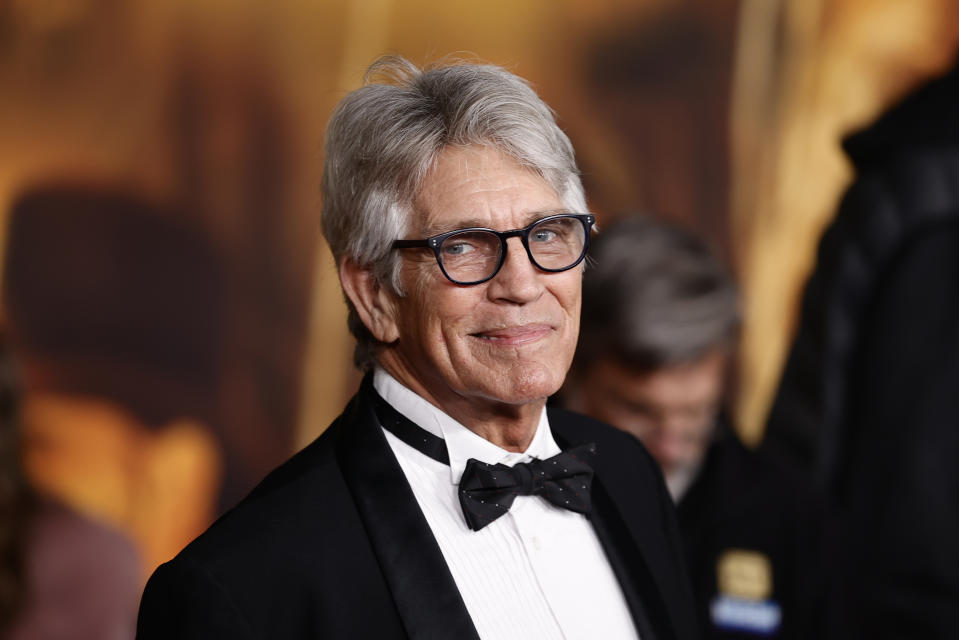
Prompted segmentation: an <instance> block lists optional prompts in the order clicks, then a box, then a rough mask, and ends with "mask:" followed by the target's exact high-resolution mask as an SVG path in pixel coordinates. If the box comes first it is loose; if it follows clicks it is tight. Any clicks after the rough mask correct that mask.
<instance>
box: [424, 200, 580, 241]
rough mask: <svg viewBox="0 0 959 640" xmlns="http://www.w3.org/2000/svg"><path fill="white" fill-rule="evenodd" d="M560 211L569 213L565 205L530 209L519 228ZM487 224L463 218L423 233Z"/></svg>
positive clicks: (484, 221)
mask: <svg viewBox="0 0 959 640" xmlns="http://www.w3.org/2000/svg"><path fill="white" fill-rule="evenodd" d="M561 213H571V211H570V210H569V209H567V208H566V207H560V208H558V209H542V210H539V211H530V212H529V213H527V214H526V216H525V217H524V218H523V224H522V226H521V227H520V228H523V227H527V226H529V225H531V224H533V223H534V222H536V221H537V220H540V219H541V218H546V217H548V216H553V215H558V214H561ZM487 224H489V221H488V220H483V219H480V218H464V219H462V220H456V221H454V222H450V223H448V224H443V225H440V226H436V227H428V228H427V229H426V231H425V232H424V234H425V235H426V237H432V236H436V235H439V234H441V233H448V232H450V231H456V230H458V229H471V228H480V229H489V228H490V227H488V226H486V225H487ZM498 231H509V229H498Z"/></svg>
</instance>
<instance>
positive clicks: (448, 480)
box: [139, 57, 696, 640]
mask: <svg viewBox="0 0 959 640" xmlns="http://www.w3.org/2000/svg"><path fill="white" fill-rule="evenodd" d="M323 195H324V198H323V207H324V210H323V230H324V235H325V237H326V239H327V241H328V243H329V245H330V247H331V249H332V252H333V255H334V258H335V259H336V263H337V265H338V268H339V275H340V282H341V284H342V286H343V290H344V292H345V294H346V298H347V302H348V306H349V325H350V328H351V330H352V332H353V333H354V335H355V336H356V338H357V350H356V362H357V364H358V366H360V367H361V368H363V369H365V370H367V371H369V373H368V375H367V376H366V378H365V379H364V381H363V384H362V387H361V389H360V391H359V393H358V394H357V395H356V396H355V397H354V398H353V400H352V401H351V402H350V404H349V405H348V406H347V408H346V410H345V411H344V412H343V414H342V415H341V416H340V417H339V418H338V419H337V420H336V421H335V422H334V423H333V424H332V425H331V426H330V427H329V429H328V430H327V431H326V432H325V433H324V434H323V435H322V436H321V437H320V438H319V439H317V440H316V441H315V442H314V443H313V444H311V445H310V446H308V447H307V448H306V449H304V450H303V451H301V452H300V453H299V454H297V455H296V456H294V458H292V459H291V460H290V461H288V462H287V463H286V464H284V465H282V466H281V467H280V468H279V469H277V470H276V471H275V472H274V473H272V474H271V475H270V476H269V477H268V478H267V479H266V480H265V481H264V482H263V483H262V484H261V485H260V486H259V487H258V488H257V489H255V490H254V491H253V493H252V494H251V495H250V496H249V497H248V498H247V499H245V500H244V501H243V502H241V503H240V505H239V506H237V507H236V508H235V509H233V510H232V511H231V512H230V513H228V514H227V515H226V516H224V517H223V518H221V519H220V521H218V522H217V523H216V524H215V525H213V527H211V528H210V530H209V531H207V532H206V533H205V534H204V535H203V536H201V537H200V538H199V539H197V540H196V541H195V542H194V543H193V544H191V545H190V546H189V547H187V549H185V550H184V551H183V552H182V553H181V554H180V555H179V556H177V558H175V559H174V560H173V561H171V562H170V563H168V564H166V565H164V566H162V567H160V568H159V569H158V570H157V572H156V574H155V575H154V576H153V577H152V578H151V580H150V583H149V584H148V586H147V589H146V592H145V594H144V598H143V603H142V606H141V614H140V620H139V637H141V638H144V639H147V638H168V637H177V638H220V637H223V638H226V637H229V638H306V637H310V638H313V637H323V638H339V637H351V638H404V637H412V638H594V637H602V638H636V637H641V638H643V639H644V640H646V639H649V638H689V637H695V636H696V634H695V629H694V628H693V626H692V615H693V614H692V607H691V602H690V599H691V596H690V595H689V592H688V586H687V583H686V580H685V577H684V575H683V564H682V559H681V550H680V543H679V540H678V535H677V533H676V529H675V523H674V522H673V519H672V515H671V507H670V504H669V497H668V495H667V494H666V491H665V487H664V486H663V483H662V480H661V478H660V476H659V473H658V471H657V470H656V468H655V465H654V464H653V463H652V461H651V459H649V458H648V456H646V454H645V451H644V450H643V449H642V448H641V446H640V445H639V444H638V443H637V442H635V441H634V440H633V439H631V438H628V437H626V436H624V435H623V434H620V433H618V432H616V431H615V430H612V429H608V428H606V427H604V426H603V425H600V424H597V423H595V422H593V421H591V420H588V419H586V418H583V417H581V416H574V415H571V414H567V413H563V412H553V411H550V412H546V411H545V409H544V407H545V400H546V398H547V396H549V395H550V394H552V393H554V392H555V391H556V390H557V389H558V388H559V387H560V385H561V384H562V382H563V379H564V377H565V374H566V371H567V369H568V368H569V364H570V362H571V360H572V356H573V352H574V350H575V344H576V338H577V333H578V329H579V310H580V298H581V279H582V270H583V267H582V260H583V258H584V257H585V253H586V249H587V245H588V239H589V233H590V227H591V226H592V223H593V217H592V216H591V215H588V214H585V213H582V212H584V211H585V199H584V196H583V192H582V186H581V184H580V181H579V178H578V173H577V169H576V166H575V162H574V160H573V150H572V147H571V145H570V143H569V140H568V139H567V138H566V136H565V135H564V134H563V133H562V131H561V130H560V129H559V128H558V127H557V125H556V123H555V122H554V120H553V117H552V114H551V112H550V110H549V108H548V107H547V106H546V105H545V104H544V103H543V102H542V101H541V100H540V99H539V98H538V97H537V96H536V94H535V93H534V92H533V91H532V90H531V89H530V88H529V87H528V86H527V85H526V84H525V83H524V82H523V81H522V80H520V79H519V78H517V77H516V76H514V75H512V74H510V73H508V72H506V71H504V70H502V69H500V68H497V67H492V66H481V65H453V66H444V67H436V68H432V69H429V70H427V71H420V70H419V69H417V68H416V67H414V66H413V65H412V64H410V63H409V62H407V61H405V60H403V59H401V58H395V57H391V58H384V59H382V60H380V61H378V62H376V63H375V64H374V65H373V67H371V69H370V70H369V72H368V74H367V83H366V85H365V86H364V87H362V88H361V89H358V90H356V91H354V92H353V93H351V94H349V95H348V96H346V97H345V98H344V99H343V101H342V102H341V103H340V105H339V106H338V107H337V109H336V110H335V112H334V115H333V117H332V119H331V122H330V124H329V128H328V133H327V140H326V166H325V170H324V177H323ZM561 452H562V453H561ZM557 456H558V457H557Z"/></svg>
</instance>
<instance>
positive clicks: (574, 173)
mask: <svg viewBox="0 0 959 640" xmlns="http://www.w3.org/2000/svg"><path fill="white" fill-rule="evenodd" d="M469 145H484V146H489V147H492V148H495V149H497V150H499V151H501V152H503V153H504V154H506V155H508V156H510V157H511V158H513V159H514V160H515V161H516V162H517V163H518V164H519V165H520V166H522V167H525V168H528V169H529V170H531V171H533V172H534V173H536V174H538V175H539V176H541V177H542V178H543V179H544V180H546V182H547V183H548V184H549V185H550V186H551V187H552V188H553V189H554V190H555V191H556V194H557V196H558V197H559V198H560V200H562V202H563V204H564V206H566V207H568V208H569V209H570V210H571V211H577V212H585V211H586V197H585V195H584V193H583V186H582V183H581V182H580V179H579V171H578V169H577V168H576V162H575V159H574V155H573V146H572V144H570V141H569V138H567V137H566V134H565V133H563V131H562V130H561V129H560V128H559V126H558V125H557V124H556V121H555V119H554V117H553V112H552V110H551V109H550V108H549V107H548V106H547V105H546V104H545V103H544V102H543V101H542V100H541V99H540V98H539V96H537V95H536V92H534V91H533V89H531V88H530V86H529V85H528V84H527V83H526V82H525V81H524V80H523V79H521V78H519V77H517V76H515V75H513V74H512V73H510V72H508V71H506V70H505V69H502V68H500V67H496V66H493V65H486V64H465V63H453V64H448V63H443V64H438V65H435V66H431V67H428V68H425V69H422V70H421V69H419V68H417V67H416V66H415V65H413V64H412V63H411V62H409V61H408V60H406V59H404V58H401V57H399V56H385V57H382V58H380V59H378V60H376V61H375V62H374V63H373V64H372V65H371V66H370V68H369V69H368V70H367V72H366V77H365V79H364V86H362V87H361V88H359V89H357V90H355V91H353V92H351V93H349V94H347V95H346V97H344V98H343V99H342V100H341V101H340V103H339V104H338V105H337V107H336V109H335V110H334V112H333V115H332V117H331V119H330V123H329V126H328V128H327V133H326V160H325V166H324V170H323V185H322V189H323V214H322V216H323V235H324V237H325V238H326V241H327V243H328V244H329V245H330V250H331V251H332V252H333V257H334V259H335V260H336V264H337V268H339V265H340V260H341V259H342V258H343V257H344V256H347V257H349V258H350V259H351V260H352V261H354V262H355V263H356V264H358V265H360V266H363V267H366V268H369V269H371V270H372V272H373V273H374V275H375V276H376V278H377V280H378V281H379V282H380V283H381V284H382V285H383V286H385V287H388V288H389V289H390V290H392V291H393V292H394V293H396V294H397V295H402V294H403V291H402V288H401V286H400V281H399V268H398V266H399V258H398V257H397V256H396V255H395V252H393V251H391V245H392V243H393V241H394V240H397V239H399V238H402V237H404V235H405V234H406V233H408V232H409V230H410V229H411V225H410V218H411V216H412V215H413V201H414V199H415V197H416V194H417V193H418V192H419V190H420V187H421V186H422V182H423V180H424V178H425V177H426V175H427V173H428V172H429V170H430V168H431V167H432V166H433V164H434V162H435V159H436V157H437V155H438V154H439V152H440V151H442V150H443V149H444V148H445V147H450V146H469ZM346 302H347V305H348V307H349V320H348V323H349V328H350V331H351V332H352V333H353V335H354V336H355V337H356V340H357V346H356V352H355V353H354V362H355V364H356V366H357V367H358V368H360V369H363V370H366V369H369V368H370V367H371V366H372V364H373V362H374V356H375V350H376V348H377V344H376V340H375V339H374V338H373V336H372V334H371V333H370V332H369V331H368V330H367V328H366V327H365V326H364V325H363V323H362V321H361V320H360V318H359V315H358V314H357V313H356V309H355V308H354V307H353V305H352V304H351V303H350V301H349V299H347V301H346Z"/></svg>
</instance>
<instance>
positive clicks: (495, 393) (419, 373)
mask: <svg viewBox="0 0 959 640" xmlns="http://www.w3.org/2000/svg"><path fill="white" fill-rule="evenodd" d="M415 208H416V211H415V214H414V216H413V220H412V225H411V226H412V228H411V230H410V233H409V234H408V236H407V237H410V238H425V237H427V236H431V235H435V234H438V233H442V232H446V231H451V230H454V229H460V228H465V227H488V228H491V229H495V230H498V231H505V230H508V229H518V228H522V227H525V226H527V225H528V224H530V223H531V222H532V221H534V220H537V219H539V218H541V217H544V216H546V215H549V214H552V213H557V212H562V211H565V208H564V207H563V204H562V203H561V202H560V200H559V197H558V196H557V194H556V193H555V192H554V191H553V189H552V188H551V187H550V186H549V185H548V184H547V183H546V182H545V181H544V180H543V179H542V178H540V177H539V176H537V175H535V174H533V173H531V172H529V171H527V170H525V169H523V168H521V167H519V166H518V165H517V164H516V163H515V162H514V161H513V160H512V159H510V158H509V157H507V156H505V155H503V154H501V153H500V152H498V151H494V150H491V149H489V148H485V147H469V148H448V149H446V150H445V151H443V152H442V153H441V154H440V156H439V158H438V161H437V163H436V165H435V167H434V169H433V170H432V171H431V173H430V174H429V175H428V176H427V178H426V180H425V182H424V184H423V188H422V190H421V192H420V193H419V196H418V198H417V201H416V203H415ZM507 243H508V247H509V248H508V252H507V257H506V261H505V263H504V264H503V267H502V268H501V269H500V271H499V273H497V275H496V277H494V278H493V279H492V280H490V281H488V282H485V283H483V284H479V285H473V286H461V285H456V284H453V283H452V282H450V281H449V280H447V279H446V278H445V277H444V276H443V274H442V272H441V271H440V269H439V266H438V265H437V263H436V260H435V258H434V257H433V254H432V253H431V252H430V251H428V250H423V251H405V252H404V256H403V270H402V281H403V286H404V288H405V292H406V295H405V296H404V297H402V298H398V299H396V300H395V307H394V310H393V315H394V317H393V321H394V322H395V323H396V325H397V328H398V332H399V336H400V337H399V341H398V342H397V343H396V344H395V345H394V348H393V349H392V351H393V353H392V354H391V356H390V358H391V359H390V362H391V363H392V365H391V366H389V367H388V368H391V369H394V370H395V369H397V368H399V369H402V370H403V371H400V372H399V373H400V374H401V377H403V376H411V377H412V378H413V379H414V380H413V381H412V382H413V383H414V386H417V387H420V389H418V390H419V391H421V392H423V391H425V395H427V396H429V399H431V400H432V401H433V402H434V403H435V404H437V405H439V406H440V407H441V408H442V407H444V406H445V405H446V404H447V403H449V402H456V403H462V401H463V400H467V401H469V402H473V403H486V404H489V403H501V404H511V405H518V404H526V403H530V402H534V401H541V400H543V399H544V398H546V397H547V396H548V395H550V394H552V393H554V392H555V391H556V390H557V389H559V387H560V385H561V384H562V382H563V379H564V378H565V376H566V371H567V369H568V368H569V365H570V362H571V360H572V357H573V351H574V349H575V346H576V338H577V334H578V331H579V309H580V291H581V283H582V267H581V266H577V267H575V268H573V269H570V270H569V271H564V272H561V273H546V272H543V271H540V270H538V269H537V268H536V267H534V266H533V265H532V264H531V263H530V261H529V258H528V256H527V254H526V251H525V249H524V248H523V245H522V242H521V240H520V238H510V239H509V240H508V241H507Z"/></svg>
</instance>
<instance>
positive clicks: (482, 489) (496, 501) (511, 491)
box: [374, 395, 596, 531]
mask: <svg viewBox="0 0 959 640" xmlns="http://www.w3.org/2000/svg"><path fill="white" fill-rule="evenodd" d="M374 408H375V411H376V416H377V418H379V421H380V424H381V425H383V428H384V429H386V430H387V431H389V432H390V433H392V434H393V435H394V436H396V437H397V438H399V439H400V440H402V441H403V442H405V443H406V444H408V445H410V446H411V447H413V448H414V449H416V450H418V451H420V452H421V453H423V454H424V455H427V456H429V457H430V458H433V459H434V460H436V461H437V462H442V463H443V464H449V463H450V457H449V452H448V451H447V449H446V443H445V442H444V441H443V439H442V438H439V437H437V436H435V435H433V434H432V433H430V432H429V431H426V430H425V429H423V428H421V427H419V426H417V425H415V424H413V422H412V421H411V420H410V419H409V418H407V417H406V416H404V415H403V414H401V413H400V412H399V411H397V410H396V409H394V408H393V407H392V406H391V405H390V404H389V403H388V402H386V401H385V400H383V399H382V398H380V397H379V396H378V395H377V397H376V406H375V407H374ZM595 453H596V445H595V444H593V443H590V444H584V445H580V446H578V447H574V448H572V449H569V450H568V451H564V452H562V453H560V454H558V455H555V456H553V457H552V458H547V459H546V460H538V459H533V460H531V461H529V462H520V463H517V464H516V465H514V466H512V467H507V466H506V465H505V464H487V463H485V462H480V461H479V460H476V459H474V458H470V459H469V460H468V461H467V463H466V470H465V471H464V472H463V476H462V478H461V479H460V488H459V498H460V506H462V508H463V516H464V517H465V518H466V524H467V525H468V526H469V528H470V529H472V530H473V531H479V530H480V529H482V528H483V527H485V526H486V525H488V524H489V523H491V522H493V521H494V520H496V519H497V518H499V517H500V516H502V515H503V514H504V513H506V512H507V511H509V508H510V507H511V506H512V505H513V500H515V499H516V496H533V495H538V496H542V497H543V498H545V499H546V500H548V501H549V502H551V503H552V504H554V505H556V506H558V507H562V508H564V509H569V510H571V511H576V512H577V513H584V514H589V512H590V508H591V506H592V502H591V499H590V486H591V484H592V481H593V468H592V467H591V466H590V464H589V460H590V458H592V456H593V455H595Z"/></svg>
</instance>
